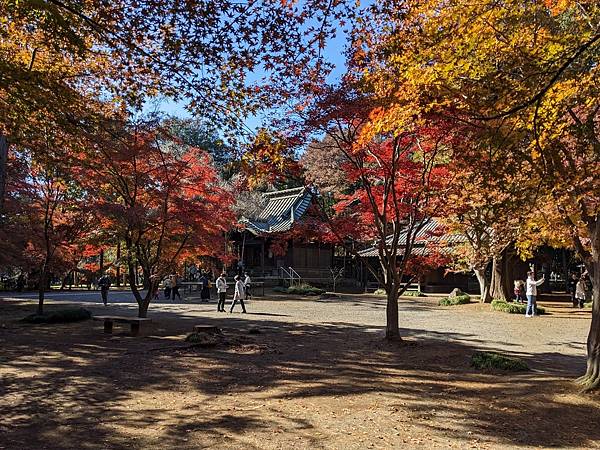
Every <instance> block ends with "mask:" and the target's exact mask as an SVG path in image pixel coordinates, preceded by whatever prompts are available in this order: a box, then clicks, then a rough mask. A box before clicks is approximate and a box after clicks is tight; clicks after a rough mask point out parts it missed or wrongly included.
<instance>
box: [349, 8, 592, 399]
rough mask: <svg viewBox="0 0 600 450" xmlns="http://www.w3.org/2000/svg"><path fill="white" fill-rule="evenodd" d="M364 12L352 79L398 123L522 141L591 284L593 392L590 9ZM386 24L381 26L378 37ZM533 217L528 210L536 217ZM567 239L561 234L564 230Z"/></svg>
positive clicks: (517, 150)
mask: <svg viewBox="0 0 600 450" xmlns="http://www.w3.org/2000/svg"><path fill="white" fill-rule="evenodd" d="M404 6H405V7H404V8H403V10H402V13H401V14H396V13H397V12H398V11H397V10H396V9H395V8H394V7H393V5H392V3H391V2H390V3H385V4H384V5H377V6H376V7H374V8H372V9H371V11H370V12H371V13H372V14H371V16H370V17H369V19H370V20H365V21H364V22H363V23H364V24H365V25H364V29H363V31H365V34H366V36H368V37H366V38H363V39H361V40H360V42H356V45H355V51H354V52H353V54H352V57H353V61H352V62H353V64H355V68H356V73H361V74H367V75H365V77H366V78H367V79H368V80H367V82H368V83H369V84H370V85H371V86H372V87H373V90H374V91H375V92H377V93H378V95H379V96H380V97H382V98H383V97H386V98H388V99H390V102H391V103H393V105H394V110H395V112H394V114H393V116H394V120H395V121H396V123H406V122H407V121H408V120H411V119H410V118H414V117H415V116H421V115H423V114H427V113H428V112H429V111H430V110H431V109H432V108H439V107H440V105H443V106H446V107H450V108H451V109H450V110H451V111H452V116H453V117H454V119H455V120H457V121H460V122H462V123H464V122H468V123H470V124H473V125H475V126H478V127H482V128H485V129H488V130H490V131H492V130H493V131H494V132H495V133H496V135H497V137H498V139H504V138H507V137H508V138H510V139H511V140H513V141H514V142H519V145H517V146H511V147H509V148H507V149H506V151H507V152H510V153H512V155H513V159H514V160H515V161H521V163H522V164H523V165H525V166H527V173H528V175H529V177H531V180H532V183H531V185H532V186H535V189H536V190H538V191H539V198H540V199H543V200H544V201H545V202H547V203H550V204H551V205H553V207H554V208H555V210H556V212H557V213H558V217H560V220H561V221H562V223H563V225H564V226H566V227H567V228H568V229H569V234H570V236H571V243H572V247H573V248H575V249H576V251H577V254H578V256H579V258H580V259H581V261H583V263H584V264H585V267H586V269H587V271H588V272H589V274H590V277H591V279H592V284H593V287H594V288H593V289H594V299H595V300H594V304H593V308H592V324H591V327H590V333H589V336H588V346H587V350H588V359H587V371H586V374H585V375H584V376H583V377H582V378H581V379H580V382H581V383H582V385H583V386H584V387H585V388H586V389H592V388H597V387H598V386H600V302H599V301H598V299H599V298H600V226H599V224H600V210H599V205H600V202H599V200H598V192H600V189H599V179H600V173H599V170H598V167H599V164H598V162H599V161H598V158H599V155H600V152H599V150H598V149H599V144H598V142H599V141H598V136H599V132H598V123H599V110H600V106H599V104H598V98H599V95H598V81H597V80H598V64H597V61H598V55H599V54H600V29H599V28H598V23H599V22H600V21H599V18H600V5H599V4H598V2H595V1H579V2H574V1H563V0H544V1H542V0H538V1H534V2H526V3H524V2H520V1H518V0H510V1H506V2H502V3H498V2H495V1H492V0H489V1H482V2H469V1H461V0H459V1H456V2H452V4H448V3H447V2H441V1H439V0H429V1H425V2H407V3H406V4H405V5H404ZM383 24H385V26H382V25H383ZM536 212H537V213H538V214H539V213H540V212H541V211H540V209H538V210H536V209H534V211H533V213H534V214H535V213H536ZM559 229H560V230H561V233H562V230H563V227H559Z"/></svg>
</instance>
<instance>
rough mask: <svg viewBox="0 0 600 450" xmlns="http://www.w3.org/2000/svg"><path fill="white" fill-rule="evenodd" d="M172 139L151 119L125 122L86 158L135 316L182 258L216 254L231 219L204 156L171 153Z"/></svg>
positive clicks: (143, 314)
mask: <svg viewBox="0 0 600 450" xmlns="http://www.w3.org/2000/svg"><path fill="white" fill-rule="evenodd" d="M114 135H115V133H114V132H113V133H112V134H111V135H110V136H113V137H114ZM170 139H172V137H170V136H169V135H168V134H166V133H165V132H164V131H163V130H161V129H157V128H156V127H155V126H153V125H151V124H136V125H126V126H124V127H121V128H120V129H119V130H118V139H116V140H112V139H109V140H108V141H104V142H99V143H98V144H97V145H96V147H95V148H94V151H93V152H90V153H89V154H87V155H85V157H86V160H85V163H84V169H83V175H84V178H85V179H86V180H87V186H88V188H89V190H90V192H93V193H94V195H95V198H96V202H95V210H96V212H97V215H98V220H99V221H100V223H101V226H102V228H103V229H105V230H106V232H107V235H110V236H111V237H112V239H113V241H118V242H122V243H123V250H122V251H123V256H122V258H123V259H124V261H125V262H126V265H127V271H128V275H129V280H130V282H129V284H130V287H131V291H132V293H133V295H134V297H135V299H136V301H137V303H138V307H139V311H138V313H139V316H140V317H146V315H147V311H148V306H149V304H150V302H151V300H152V298H153V297H154V295H155V293H156V292H157V289H158V285H159V283H160V281H161V280H162V278H163V277H164V276H165V275H167V274H168V273H170V271H172V270H175V269H176V268H177V266H178V264H179V263H180V262H181V261H182V260H183V259H184V258H186V257H189V256H200V255H214V256H218V255H219V254H220V253H222V251H223V248H224V243H223V239H224V233H225V232H226V231H227V230H228V229H229V228H230V227H231V226H232V225H233V223H234V217H233V215H232V213H231V212H230V210H229V207H230V205H231V203H232V199H231V197H230V196H229V194H228V193H227V192H226V191H225V190H223V189H222V188H221V187H220V186H219V183H218V178H217V173H216V170H215V169H214V168H213V166H212V165H211V161H210V158H209V156H208V154H206V153H205V152H203V151H202V150H200V149H197V148H193V147H190V148H188V149H187V151H185V152H184V153H178V154H175V153H172V152H169V151H168V149H169V148H170V146H169V145H167V143H168V142H169V140H170ZM138 266H139V268H140V269H141V271H142V274H143V276H144V279H145V281H146V284H147V286H148V290H147V291H146V293H145V294H144V295H143V294H142V292H141V291H139V289H138V287H137V285H136V283H135V281H134V280H136V270H137V269H136V268H137V267H138Z"/></svg>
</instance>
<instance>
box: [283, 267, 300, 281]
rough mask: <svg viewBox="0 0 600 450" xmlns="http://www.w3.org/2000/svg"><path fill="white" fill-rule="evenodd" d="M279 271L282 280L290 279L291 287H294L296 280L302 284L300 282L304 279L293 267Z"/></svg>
mask: <svg viewBox="0 0 600 450" xmlns="http://www.w3.org/2000/svg"><path fill="white" fill-rule="evenodd" d="M279 271H280V277H281V278H282V279H283V278H287V279H289V283H290V286H293V285H294V281H295V280H297V281H298V284H300V281H301V280H302V278H301V277H300V274H299V273H298V272H296V271H295V270H294V268H293V267H288V268H287V269H286V268H285V267H279Z"/></svg>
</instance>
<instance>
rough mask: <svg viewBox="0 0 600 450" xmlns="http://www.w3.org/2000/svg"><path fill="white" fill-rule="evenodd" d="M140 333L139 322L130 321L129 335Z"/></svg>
mask: <svg viewBox="0 0 600 450" xmlns="http://www.w3.org/2000/svg"><path fill="white" fill-rule="evenodd" d="M139 334H140V323H139V322H132V323H131V335H132V336H137V335H139Z"/></svg>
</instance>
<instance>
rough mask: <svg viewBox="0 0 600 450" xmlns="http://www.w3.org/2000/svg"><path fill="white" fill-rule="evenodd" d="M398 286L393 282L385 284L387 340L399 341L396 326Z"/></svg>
mask: <svg viewBox="0 0 600 450" xmlns="http://www.w3.org/2000/svg"><path fill="white" fill-rule="evenodd" d="M398 288H399V286H396V285H395V283H393V282H391V283H388V284H387V286H386V294H387V304H386V313H385V314H386V324H385V338H386V339H387V340H388V341H399V340H402V339H401V338H400V329H399V328H398Z"/></svg>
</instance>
